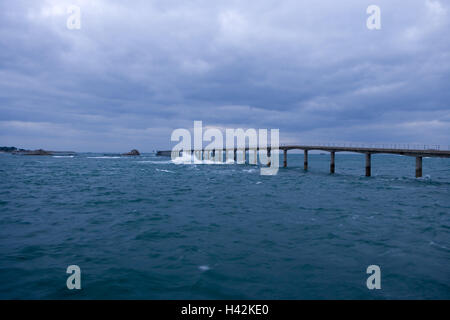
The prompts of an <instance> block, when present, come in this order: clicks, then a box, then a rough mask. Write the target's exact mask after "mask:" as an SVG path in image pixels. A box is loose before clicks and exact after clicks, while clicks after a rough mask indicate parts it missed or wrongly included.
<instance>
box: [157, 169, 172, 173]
mask: <svg viewBox="0 0 450 320" xmlns="http://www.w3.org/2000/svg"><path fill="white" fill-rule="evenodd" d="M156 171H159V172H167V173H175V171H170V170H165V169H156Z"/></svg>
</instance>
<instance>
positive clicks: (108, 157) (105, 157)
mask: <svg viewBox="0 0 450 320" xmlns="http://www.w3.org/2000/svg"><path fill="white" fill-rule="evenodd" d="M88 158H89V159H120V158H122V157H110V156H101V157H88Z"/></svg>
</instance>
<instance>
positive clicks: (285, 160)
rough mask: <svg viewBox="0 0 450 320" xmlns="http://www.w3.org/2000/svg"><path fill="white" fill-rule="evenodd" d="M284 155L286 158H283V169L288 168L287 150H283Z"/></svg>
mask: <svg viewBox="0 0 450 320" xmlns="http://www.w3.org/2000/svg"><path fill="white" fill-rule="evenodd" d="M283 155H284V158H283V167H285V168H286V167H287V149H284V150H283Z"/></svg>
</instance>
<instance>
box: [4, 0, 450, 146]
mask: <svg viewBox="0 0 450 320" xmlns="http://www.w3.org/2000/svg"><path fill="white" fill-rule="evenodd" d="M371 4H377V5H379V6H380V8H381V19H382V29H381V30H368V29H367V28H366V19H367V17H368V15H367V14H366V8H367V7H368V6H369V5H371ZM70 5H77V6H79V7H80V8H81V29H80V30H69V29H68V28H67V26H66V22H67V18H68V17H69V16H70V14H69V13H67V8H68V7H69V6H70ZM449 16H450V7H449V5H448V3H446V2H444V1H438V0H412V1H408V3H407V4H406V3H405V2H404V1H399V0H394V1H392V0H390V1H387V0H376V1H364V0H363V1H361V0H350V1H345V2H344V1H342V2H336V1H333V0H314V1H298V0H283V1H275V0H259V1H230V0H227V1H221V0H214V1H211V0H191V1H174V0H160V1H144V0H142V1H139V0H138V1H119V0H111V1H107V0H95V1H94V0H92V1H87V0H85V1H81V0H79V1H77V0H71V1H56V0H52V1H50V0H48V1H43V0H42V1H8V2H6V1H4V2H2V4H0V48H1V50H0V110H1V112H0V145H16V146H19V147H26V148H38V147H43V148H48V149H74V150H76V151H124V150H128V149H130V148H131V147H136V148H139V149H141V150H143V151H151V150H153V149H159V148H165V149H166V148H170V147H171V145H172V143H171V142H170V134H171V132H172V130H174V129H176V128H191V127H192V126H193V121H194V120H202V121H203V123H204V125H207V126H217V127H220V128H226V127H230V128H238V127H243V128H249V127H254V128H279V129H280V136H281V140H282V142H285V143H289V142H299V143H301V142H304V143H308V142H331V143H332V142H365V143H425V144H442V145H445V146H448V145H450V140H449V132H450V105H449V104H450V90H449V83H450V81H449V80H450V40H449V39H450V38H449V37H448V35H447V33H448V31H449V30H450V28H449V27H450V24H449V22H448V21H449V20H450V19H449V18H450V17H449Z"/></svg>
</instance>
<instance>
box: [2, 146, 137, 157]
mask: <svg viewBox="0 0 450 320" xmlns="http://www.w3.org/2000/svg"><path fill="white" fill-rule="evenodd" d="M0 153H11V154H17V155H25V156H53V155H75V154H76V152H74V151H51V150H44V149H37V150H27V149H19V148H16V147H0ZM121 155H122V156H139V155H141V154H140V152H139V151H138V150H137V149H133V150H131V151H130V152H127V153H122V154H121Z"/></svg>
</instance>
